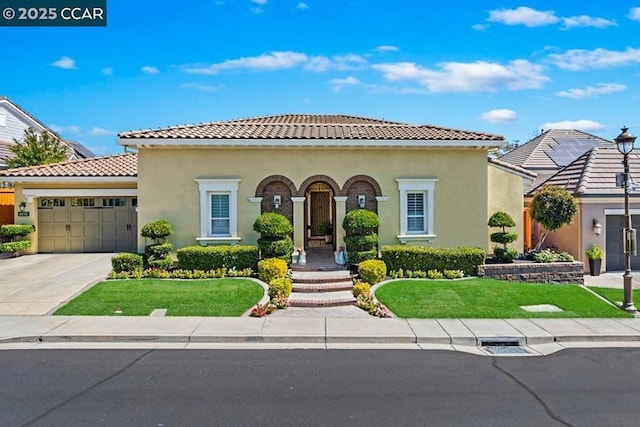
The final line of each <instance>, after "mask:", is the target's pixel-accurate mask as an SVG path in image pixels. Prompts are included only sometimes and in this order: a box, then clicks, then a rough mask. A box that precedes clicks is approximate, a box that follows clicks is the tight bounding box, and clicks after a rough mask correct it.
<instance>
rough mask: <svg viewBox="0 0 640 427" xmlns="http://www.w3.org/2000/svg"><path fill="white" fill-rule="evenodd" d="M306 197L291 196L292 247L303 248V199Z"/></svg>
mask: <svg viewBox="0 0 640 427" xmlns="http://www.w3.org/2000/svg"><path fill="white" fill-rule="evenodd" d="M305 198H306V197H292V198H291V201H292V202H293V247H294V248H295V249H297V248H304V200H305Z"/></svg>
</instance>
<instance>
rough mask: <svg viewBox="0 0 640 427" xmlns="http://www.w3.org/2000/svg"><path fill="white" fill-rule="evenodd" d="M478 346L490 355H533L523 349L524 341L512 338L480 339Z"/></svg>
mask: <svg viewBox="0 0 640 427" xmlns="http://www.w3.org/2000/svg"><path fill="white" fill-rule="evenodd" d="M478 344H479V345H480V346H481V347H482V348H483V349H484V350H485V351H486V352H487V353H490V354H497V355H518V354H525V355H527V354H531V353H530V352H528V351H527V350H526V349H524V348H522V345H523V343H522V339H520V338H511V337H493V338H480V339H478Z"/></svg>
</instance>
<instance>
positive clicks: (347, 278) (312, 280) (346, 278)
mask: <svg viewBox="0 0 640 427" xmlns="http://www.w3.org/2000/svg"><path fill="white" fill-rule="evenodd" d="M353 277H354V276H351V275H350V274H347V275H341V276H327V277H322V276H313V277H299V276H297V275H296V274H295V273H294V274H293V275H292V276H291V279H292V280H293V283H300V284H309V285H313V284H315V285H321V284H324V283H346V282H350V283H353Z"/></svg>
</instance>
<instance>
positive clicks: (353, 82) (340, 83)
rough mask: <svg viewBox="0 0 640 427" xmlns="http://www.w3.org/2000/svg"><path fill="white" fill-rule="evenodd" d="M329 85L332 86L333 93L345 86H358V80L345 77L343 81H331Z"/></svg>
mask: <svg viewBox="0 0 640 427" xmlns="http://www.w3.org/2000/svg"><path fill="white" fill-rule="evenodd" d="M329 84H331V85H332V86H333V91H334V92H340V91H341V90H342V88H343V87H345V86H356V85H359V84H360V80H358V79H357V78H355V77H353V76H348V77H345V78H344V79H331V80H329Z"/></svg>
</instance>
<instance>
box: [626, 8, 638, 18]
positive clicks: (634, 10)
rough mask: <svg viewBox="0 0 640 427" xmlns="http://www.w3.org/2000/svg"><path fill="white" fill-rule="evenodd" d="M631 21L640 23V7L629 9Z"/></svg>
mask: <svg viewBox="0 0 640 427" xmlns="http://www.w3.org/2000/svg"><path fill="white" fill-rule="evenodd" d="M628 16H629V19H633V20H634V21H640V7H632V8H631V9H629V15H628Z"/></svg>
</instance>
